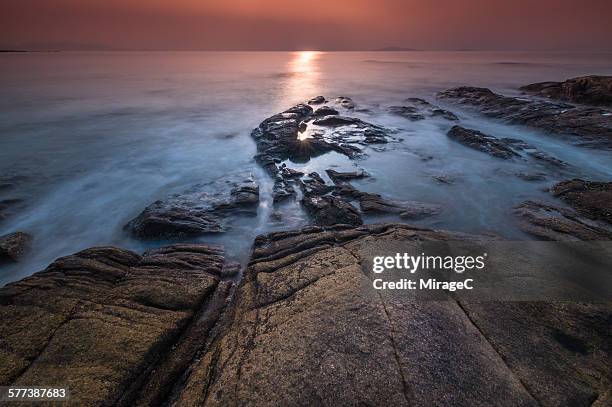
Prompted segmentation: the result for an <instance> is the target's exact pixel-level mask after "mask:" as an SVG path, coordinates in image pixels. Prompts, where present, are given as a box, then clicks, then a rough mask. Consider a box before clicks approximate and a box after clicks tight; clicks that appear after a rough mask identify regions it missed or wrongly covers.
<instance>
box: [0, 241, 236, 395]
mask: <svg viewBox="0 0 612 407" xmlns="http://www.w3.org/2000/svg"><path fill="white" fill-rule="evenodd" d="M223 265H224V257H223V252H222V250H221V249H219V248H217V247H213V246H207V245H175V246H170V247H166V248H162V249H156V250H152V251H150V252H149V253H147V254H145V255H144V256H140V255H138V254H136V253H133V252H130V251H127V250H122V249H117V248H113V247H98V248H91V249H87V250H83V251H81V252H79V253H76V254H74V255H71V256H66V257H62V258H60V259H58V260H56V261H55V262H54V263H52V264H51V265H50V266H49V267H47V269H45V270H44V271H41V272H39V273H36V274H34V275H32V276H31V277H28V278H25V279H23V280H21V281H18V282H15V283H11V284H9V285H7V286H6V287H4V288H1V289H0V327H1V328H2V329H0V344H1V345H2V346H0V366H1V368H0V384H2V385H3V386H9V385H10V386H13V387H23V386H37V385H38V386H40V385H41V383H44V384H45V385H46V386H49V387H64V388H65V387H68V388H69V390H70V400H69V401H70V404H73V405H81V406H84V405H108V406H110V405H123V406H127V405H161V404H163V403H164V401H166V400H167V399H168V397H169V396H170V394H171V392H172V389H173V387H175V385H176V383H177V382H179V381H180V378H181V375H182V374H183V373H184V372H185V371H186V369H187V368H188V367H189V365H190V363H191V362H192V360H193V359H194V358H195V357H197V355H198V354H199V353H200V352H201V351H202V350H203V348H204V347H205V343H206V338H207V336H208V335H209V333H210V331H211V329H212V327H213V326H214V325H215V323H216V321H217V320H218V318H219V316H220V315H221V312H222V311H223V309H224V306H225V299H226V297H227V295H228V293H229V288H230V286H231V283H229V282H225V281H222V280H221V279H220V278H219V276H220V275H221V274H222V270H223ZM34 321H35V323H33V322H34Z"/></svg>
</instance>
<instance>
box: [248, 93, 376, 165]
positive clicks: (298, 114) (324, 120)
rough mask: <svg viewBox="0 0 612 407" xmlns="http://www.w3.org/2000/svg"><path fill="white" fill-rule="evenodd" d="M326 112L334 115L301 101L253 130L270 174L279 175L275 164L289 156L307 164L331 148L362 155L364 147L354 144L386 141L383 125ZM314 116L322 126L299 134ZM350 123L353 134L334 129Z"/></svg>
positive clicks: (261, 161)
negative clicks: (323, 113)
mask: <svg viewBox="0 0 612 407" xmlns="http://www.w3.org/2000/svg"><path fill="white" fill-rule="evenodd" d="M321 109H331V108H328V107H326V106H323V107H321V108H319V109H318V110H321ZM318 110H317V111H318ZM326 111H327V112H329V113H332V114H330V115H326V116H318V115H315V114H313V110H312V108H311V107H310V106H308V105H306V104H300V105H297V106H294V107H292V108H291V109H288V110H286V111H284V112H282V113H279V114H276V115H274V116H272V117H269V118H267V119H266V120H264V121H263V122H261V124H260V125H259V127H258V128H256V129H255V130H253V131H252V132H251V135H252V137H253V138H254V139H255V142H256V144H257V155H256V156H255V160H256V161H257V162H258V163H259V164H260V165H262V166H263V167H264V168H265V169H266V170H267V171H268V173H270V175H273V176H276V174H277V173H278V171H279V169H278V166H277V165H276V164H278V163H280V162H282V161H285V160H288V159H289V160H292V161H295V162H304V163H305V162H308V161H309V160H310V159H311V158H312V157H316V156H318V155H321V154H325V153H327V152H330V151H336V152H338V153H340V154H344V155H346V156H348V157H349V158H355V157H357V156H359V155H360V154H361V149H360V148H359V147H357V146H356V145H355V144H368V143H382V142H386V137H387V132H386V131H385V129H383V128H382V127H380V126H376V125H373V124H370V123H367V122H364V121H363V120H360V119H357V118H353V117H348V116H338V115H337V112H336V111H330V110H323V112H326ZM313 118H314V120H313V121H312V124H313V125H316V126H321V127H320V128H319V129H316V131H314V132H310V133H308V134H307V137H298V133H299V132H301V133H304V132H307V130H308V124H307V123H308V122H310V121H311V119H313ZM349 125H350V130H351V132H352V133H351V134H350V136H349V135H348V134H346V133H342V131H341V130H335V128H336V127H341V126H349ZM326 127H332V128H334V130H329V129H325V128H326ZM345 130H346V129H345Z"/></svg>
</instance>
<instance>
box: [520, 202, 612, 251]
mask: <svg viewBox="0 0 612 407" xmlns="http://www.w3.org/2000/svg"><path fill="white" fill-rule="evenodd" d="M514 214H515V215H516V216H517V217H518V218H519V219H520V223H519V226H520V228H521V229H522V230H523V231H525V232H526V233H529V234H530V235H533V236H535V237H537V238H540V239H543V240H555V241H579V240H612V231H611V230H609V229H608V228H606V227H605V226H604V225H602V224H598V223H597V222H594V221H591V220H589V219H586V218H584V217H583V216H580V214H578V213H577V212H575V211H573V210H571V209H567V208H561V207H557V206H553V205H550V204H545V203H541V202H533V201H527V202H523V203H522V204H520V205H518V206H517V207H516V208H515V209H514Z"/></svg>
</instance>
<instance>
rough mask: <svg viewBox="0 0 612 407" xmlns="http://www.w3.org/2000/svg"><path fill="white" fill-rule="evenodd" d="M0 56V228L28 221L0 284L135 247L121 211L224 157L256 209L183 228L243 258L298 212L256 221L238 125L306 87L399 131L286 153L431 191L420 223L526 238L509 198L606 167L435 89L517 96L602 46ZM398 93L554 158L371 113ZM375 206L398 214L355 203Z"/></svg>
mask: <svg viewBox="0 0 612 407" xmlns="http://www.w3.org/2000/svg"><path fill="white" fill-rule="evenodd" d="M0 67H1V68H0V69H1V75H0V83H1V86H0V89H1V90H0V92H1V97H0V185H3V187H2V188H0V201H2V200H6V199H20V200H23V201H22V207H19V208H17V209H16V210H15V213H13V214H11V215H10V216H8V217H7V219H5V220H3V221H0V235H3V234H6V233H10V232H14V231H24V232H28V233H30V234H32V235H33V236H34V245H33V249H32V252H31V254H30V255H28V256H27V258H26V260H25V261H24V262H22V263H20V264H18V265H13V266H4V267H3V268H0V285H3V284H5V283H7V282H10V281H14V280H16V279H19V278H22V277H24V276H27V275H29V274H32V273H33V272H36V271H39V270H41V269H43V268H44V267H45V266H46V265H48V264H49V263H50V262H51V261H52V260H54V259H55V258H57V257H59V256H63V255H67V254H71V253H74V252H76V251H78V250H80V249H84V248H87V247H91V246H100V245H116V246H120V247H124V248H128V249H132V250H136V251H138V252H141V251H143V250H145V249H147V248H150V247H155V246H159V245H162V244H164V243H166V242H160V241H153V242H141V241H138V240H135V239H133V238H131V237H130V236H129V235H128V234H127V233H126V232H125V231H124V230H123V225H125V223H127V222H128V221H129V220H130V219H132V218H133V217H134V216H136V215H137V214H138V213H140V211H142V210H143V209H144V208H145V207H146V206H147V205H149V204H150V203H152V202H153V201H155V200H157V199H161V198H164V197H165V196H167V195H168V194H171V193H177V192H181V191H183V190H185V189H187V188H189V187H190V186H192V185H194V184H197V183H202V182H208V181H213V180H215V179H218V178H220V177H223V176H224V175H226V174H228V173H234V172H237V171H251V172H252V173H253V175H254V176H255V178H257V179H258V181H259V182H260V183H261V189H262V198H263V199H262V201H261V203H260V208H259V212H258V216H257V217H256V218H251V219H247V220H244V221H243V222H241V223H240V224H239V225H234V227H233V228H232V229H231V230H229V231H228V232H227V233H224V234H221V235H214V236H213V235H209V236H204V237H202V238H198V239H193V241H201V242H210V243H219V244H223V245H224V246H225V247H226V250H227V252H228V255H229V256H230V257H233V258H236V259H238V260H241V261H244V260H245V259H246V257H247V256H248V253H249V249H250V246H251V243H252V240H253V238H254V236H256V235H258V234H260V233H264V232H267V231H270V230H279V229H289V228H295V227H299V226H301V225H304V224H307V223H308V217H307V216H306V215H305V214H304V213H303V212H302V211H301V209H300V207H299V205H298V204H297V203H296V202H288V203H285V204H283V205H282V206H281V209H280V210H281V212H282V213H283V221H282V222H274V221H270V219H269V215H270V213H271V212H272V210H273V209H272V204H271V199H270V191H271V180H270V179H269V177H268V176H267V175H266V173H264V172H263V171H262V170H261V169H260V168H259V167H258V165H257V164H256V163H255V162H254V160H253V156H254V154H255V152H256V148H255V143H254V142H253V140H252V139H251V137H250V132H251V130H252V129H253V128H255V127H256V126H257V125H258V124H259V123H260V122H261V121H262V120H263V119H265V118H266V117H269V116H271V115H273V114H275V113H277V112H280V111H282V110H285V109H287V108H289V107H291V106H292V105H295V104H297V103H299V102H303V101H305V100H308V99H309V98H311V97H313V96H316V95H325V96H326V97H328V98H330V99H333V98H335V97H336V96H339V95H343V96H350V97H352V98H353V100H354V101H355V102H356V103H357V105H358V107H359V109H360V110H361V109H363V110H362V112H361V113H360V112H356V113H354V114H353V115H354V116H357V117H360V118H362V119H364V120H366V121H368V122H371V123H374V124H379V125H382V126H385V127H387V128H389V129H392V130H394V131H396V133H395V134H394V137H397V138H399V139H401V141H399V142H397V143H392V145H389V146H386V148H384V149H382V150H379V149H377V148H366V149H365V153H366V154H367V155H366V156H365V157H363V158H359V159H357V160H349V159H348V158H347V157H345V156H342V155H340V154H337V153H329V154H326V155H323V156H319V157H317V158H315V159H312V160H311V161H309V162H307V163H291V165H292V166H293V167H294V168H298V169H303V170H305V171H308V172H310V171H317V172H319V173H320V174H322V175H324V170H325V169H327V168H334V169H336V170H352V169H355V168H364V169H366V170H367V172H368V173H369V174H371V177H370V178H366V179H363V180H359V181H355V182H354V185H355V186H356V187H358V188H359V189H361V190H364V191H369V192H377V193H381V194H383V195H384V196H385V197H388V198H395V199H406V200H418V201H423V202H429V203H437V204H441V205H443V207H444V211H443V213H442V214H441V215H440V216H435V217H430V218H425V219H422V220H417V221H413V222H412V223H414V224H418V225H421V226H427V227H433V228H441V229H450V230H456V231H463V232H472V233H479V232H488V233H495V234H497V235H500V236H502V237H504V238H508V239H528V238H529V237H528V236H527V235H525V234H523V233H522V232H521V231H520V230H519V229H518V227H517V224H516V220H515V219H514V218H513V215H512V213H511V211H512V207H513V206H515V205H516V204H518V203H520V202H523V201H525V200H528V199H535V200H543V201H550V200H552V199H553V198H551V196H550V195H549V194H548V193H547V192H545V188H546V187H548V186H550V185H552V184H553V183H554V182H556V181H559V180H562V179H567V178H571V177H584V178H588V179H592V180H610V179H611V178H612V152H610V151H598V150H593V149H587V148H580V147H576V146H574V145H572V144H571V143H569V142H567V140H564V139H562V138H559V137H553V136H549V135H546V134H543V133H540V132H538V131H536V130H531V129H525V128H522V127H515V126H507V125H503V124H501V123H499V122H496V121H494V120H489V119H485V118H483V117H480V116H478V115H477V114H475V113H472V112H468V111H465V110H462V109H459V108H457V107H455V106H450V105H444V104H441V103H439V102H437V101H436V100H435V94H436V92H438V91H441V90H444V89H447V88H450V87H453V86H459V85H474V86H484V87H489V88H491V89H492V90H494V91H498V92H500V93H503V94H508V95H517V94H518V90H517V88H518V87H519V86H521V85H524V84H527V83H532V82H538V81H545V80H564V79H567V78H569V77H574V76H579V75H585V74H608V75H610V74H612V54H563V53H544V54H543V53H508V52H506V53H484V52H454V53H453V52H399V53H386V52H369V53H368V52H364V53H359V52H343V53H318V52H286V53H285V52H259V53H257V52H253V53H239V52H227V53H223V52H92V53H85V52H62V53H19V54H3V55H0ZM408 97H422V98H425V99H427V100H429V101H431V102H434V103H437V104H439V105H441V106H442V107H445V108H448V109H449V110H452V111H453V112H454V113H456V114H457V115H458V116H459V118H460V119H461V123H462V125H464V126H465V127H471V128H475V129H478V130H480V131H483V132H485V133H488V134H492V135H495V136H497V137H513V138H520V139H523V140H525V141H527V142H529V143H530V144H532V145H534V146H536V147H538V148H539V149H540V150H541V151H543V152H546V153H549V154H550V155H553V156H555V157H557V158H559V159H561V160H563V161H565V162H567V163H568V164H569V165H568V167H567V168H565V169H563V170H558V171H551V170H550V169H547V168H545V167H543V166H542V167H541V168H540V167H538V164H537V163H534V162H530V161H521V160H514V161H512V160H501V159H495V158H493V157H491V156H489V155H487V154H484V153H481V152H478V151H475V150H471V149H469V148H467V147H465V146H463V145H461V144H458V143H456V142H453V141H452V140H450V139H449V138H448V137H447V136H446V132H447V131H448V129H449V128H450V127H451V126H452V124H453V123H451V122H448V121H444V120H443V119H439V120H436V119H427V120H423V121H418V122H412V121H409V120H406V119H404V118H402V117H399V116H393V115H390V114H388V113H385V109H386V107H388V106H391V105H400V104H401V102H402V100H404V99H406V98H408ZM368 111H369V113H368ZM517 172H544V173H546V174H547V179H546V180H544V181H538V182H533V181H532V182H528V181H525V180H522V179H520V178H518V177H516V176H515V175H514V174H516V173H517ZM434 176H449V177H452V178H453V179H454V180H455V182H454V183H453V184H450V185H448V184H444V183H440V182H437V181H436V180H435V179H433V178H432V177H434ZM557 204H559V203H557ZM387 220H390V221H399V219H398V218H397V217H393V216H390V217H366V218H365V221H366V222H368V223H370V222H378V221H387Z"/></svg>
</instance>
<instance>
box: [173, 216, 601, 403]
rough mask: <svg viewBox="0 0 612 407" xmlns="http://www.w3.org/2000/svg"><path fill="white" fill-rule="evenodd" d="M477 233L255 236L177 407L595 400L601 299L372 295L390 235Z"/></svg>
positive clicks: (430, 235)
mask: <svg viewBox="0 0 612 407" xmlns="http://www.w3.org/2000/svg"><path fill="white" fill-rule="evenodd" d="M477 238H478V237H469V236H465V235H458V234H453V233H448V232H442V231H432V230H424V229H418V228H414V227H409V226H401V225H369V226H361V227H357V228H346V227H335V228H318V227H311V228H308V229H304V230H301V231H293V232H278V233H273V234H270V235H266V236H260V237H259V238H257V240H256V242H255V245H254V248H253V255H252V259H251V262H250V264H249V266H248V269H247V270H246V271H245V276H244V279H243V281H242V283H241V284H240V287H239V288H238V289H237V293H236V296H235V298H236V301H235V303H234V307H233V308H232V310H231V312H229V313H228V314H227V316H228V318H227V320H226V321H225V323H224V325H223V334H222V335H220V336H219V337H218V339H217V340H215V341H214V342H213V343H212V344H211V345H210V347H208V348H207V350H206V352H205V353H204V354H203V355H202V357H201V358H199V359H198V360H197V361H196V363H195V365H194V366H193V368H192V369H191V370H190V374H189V375H188V376H186V377H185V381H184V387H183V388H182V390H181V392H180V393H179V394H178V395H177V397H176V403H175V405H207V406H217V405H219V406H220V405H250V406H269V405H312V404H316V405H407V406H408V405H418V406H421V405H423V406H424V405H497V406H506V405H507V406H516V405H524V406H531V405H533V406H536V405H543V406H556V405H560V404H565V403H569V404H571V405H581V406H587V405H590V404H591V403H592V402H593V401H594V400H596V399H598V400H599V401H601V402H602V403H603V404H602V405H605V403H606V402H607V401H609V400H610V399H609V397H610V395H609V394H607V393H606V391H607V389H608V388H609V385H610V377H611V371H610V366H609V364H608V363H607V359H608V356H609V347H608V345H607V343H608V341H609V332H608V327H609V326H608V323H609V315H610V309H609V306H608V305H605V304H603V305H601V304H600V305H594V304H584V303H579V304H578V303H577V304H564V303H552V304H549V303H542V302H520V303H519V302H517V303H499V302H484V303H471V302H466V301H463V300H461V301H458V300H455V299H453V297H452V296H450V295H449V296H448V297H447V298H446V300H444V301H420V300H418V299H415V298H414V297H412V296H409V295H406V296H399V295H390V294H389V293H383V292H379V291H376V290H373V289H372V278H374V275H372V274H371V272H370V271H369V270H368V269H367V268H366V267H364V266H363V265H364V264H366V263H367V262H368V261H371V258H372V257H371V256H372V250H374V251H376V249H375V248H384V247H389V246H391V245H393V244H395V243H396V242H398V241H403V242H414V241H421V242H423V241H449V240H461V239H477ZM551 361H552V362H551Z"/></svg>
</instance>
